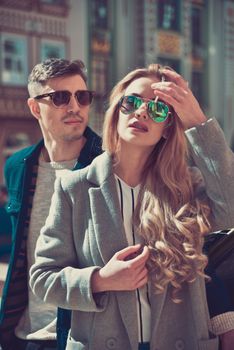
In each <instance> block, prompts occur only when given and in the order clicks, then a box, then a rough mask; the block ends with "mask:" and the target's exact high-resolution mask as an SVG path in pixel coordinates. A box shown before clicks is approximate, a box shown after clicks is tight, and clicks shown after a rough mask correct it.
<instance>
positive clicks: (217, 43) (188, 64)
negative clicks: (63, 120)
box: [0, 0, 234, 183]
mask: <svg viewBox="0 0 234 350" xmlns="http://www.w3.org/2000/svg"><path fill="white" fill-rule="evenodd" d="M0 29H1V30H0V148H1V152H0V183H3V182H4V178H3V166H4V163H5V160H6V159H7V157H9V156H10V155H11V154H12V153H13V152H15V151H16V150H18V149H20V148H22V147H25V146H27V145H29V144H32V143H35V142H37V141H38V140H39V139H40V137H41V133H40V130H39V127H38V125H37V121H36V120H35V118H33V117H32V116H31V115H30V113H29V109H28V107H27V104H26V100H27V97H28V93H27V88H26V86H27V77H28V74H29V73H30V71H31V69H32V67H33V66H34V65H35V64H36V63H38V62H40V61H41V60H43V59H45V58H47V57H64V58H68V59H76V58H79V59H82V60H83V61H84V62H85V64H86V66H87V69H88V77H89V88H90V89H92V90H95V91H96V98H95V102H94V103H93V105H92V110H91V118H90V125H91V127H92V128H93V129H94V130H95V131H96V132H98V133H99V134H100V133H101V128H102V123H103V116H104V112H105V109H106V107H107V98H108V94H109V92H110V90H111V88H112V87H113V86H114V84H115V83H116V82H117V81H118V80H119V79H121V78H122V77H123V76H124V75H125V74H126V73H127V72H128V71H130V70H132V69H134V68H136V67H142V66H145V65H147V64H149V63H151V62H159V63H162V64H167V65H170V66H172V67H173V68H174V69H176V70H177V71H178V72H179V73H181V74H182V75H183V76H184V78H185V79H186V80H187V81H188V82H189V84H190V87H191V89H192V90H193V92H194V94H195V95H196V97H197V98H198V100H199V102H200V104H201V106H202V108H203V109H204V110H205V112H206V114H207V116H211V117H212V116H215V117H216V118H217V119H218V121H219V123H220V125H221V127H222V128H223V130H224V133H225V135H226V138H227V141H228V143H229V144H230V146H231V147H232V149H234V0H0Z"/></svg>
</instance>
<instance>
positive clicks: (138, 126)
mask: <svg viewBox="0 0 234 350" xmlns="http://www.w3.org/2000/svg"><path fill="white" fill-rule="evenodd" d="M129 127H130V128H134V129H137V130H139V131H142V132H147V131H148V128H147V126H146V125H145V124H143V123H141V122H137V121H136V122H133V123H131V124H129Z"/></svg>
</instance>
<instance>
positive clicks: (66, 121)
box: [0, 59, 101, 350]
mask: <svg viewBox="0 0 234 350" xmlns="http://www.w3.org/2000/svg"><path fill="white" fill-rule="evenodd" d="M86 80H87V79H86V74H85V67H84V64H83V63H82V62H81V61H78V60H77V61H72V62H69V61H67V60H64V59H48V60H45V61H44V62H42V63H39V64H37V65H36V66H35V67H34V68H33V70H32V72H31V74H30V76H29V81H28V91H29V95H30V98H29V99H28V106H29V108H30V111H31V113H32V115H33V116H34V117H35V118H36V119H37V120H38V123H39V125H40V128H41V131H42V134H43V140H42V141H41V142H39V143H38V144H37V145H34V146H31V147H28V148H26V149H23V150H21V151H19V152H17V153H16V154H14V155H13V156H11V157H10V158H9V159H8V161H7V163H6V166H5V178H6V183H7V187H8V191H9V205H8V211H9V212H10V214H11V215H12V222H13V247H12V252H11V258H10V263H9V269H8V274H7V278H6V282H5V286H4V291H3V297H2V305H1V313H0V344H1V346H2V348H3V350H11V349H12V350H21V349H22V350H29V349H30V350H33V349H44V350H49V349H57V344H56V316H57V310H56V309H55V308H54V307H52V306H51V305H48V304H45V303H44V302H43V301H41V300H40V299H38V298H37V297H36V296H35V295H34V294H33V293H32V292H31V291H30V289H29V288H28V271H29V269H30V267H31V265H32V264H33V262H34V249H35V244H36V241H37V238H38V235H39V233H40V229H41V227H42V226H43V225H44V223H45V220H46V217H47V214H48V210H49V206H50V200H51V197H52V194H53V185H54V180H55V178H56V176H60V174H62V173H64V172H66V171H68V170H67V169H80V168H83V167H85V166H86V165H88V164H89V163H90V162H91V161H92V159H93V158H95V157H96V156H97V155H98V154H100V153H101V139H100V137H99V136H97V135H96V134H95V133H94V132H93V131H92V130H91V129H90V128H89V127H88V126H87V124H88V113H89V107H90V104H91V102H92V99H93V92H92V91H89V90H88V89H87V85H86ZM60 321H61V325H62V327H63V324H66V322H67V324H69V318H68V319H67V320H63V314H60ZM60 330H61V327H60Z"/></svg>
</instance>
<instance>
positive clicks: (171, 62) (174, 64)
mask: <svg viewBox="0 0 234 350" xmlns="http://www.w3.org/2000/svg"><path fill="white" fill-rule="evenodd" d="M157 62H158V63H159V64H161V65H162V66H169V67H171V68H172V69H174V70H175V71H176V72H177V73H180V72H181V65H180V60H177V59H173V58H167V57H158V59H157Z"/></svg>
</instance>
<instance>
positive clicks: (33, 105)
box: [27, 97, 41, 119]
mask: <svg viewBox="0 0 234 350" xmlns="http://www.w3.org/2000/svg"><path fill="white" fill-rule="evenodd" d="M27 103H28V107H29V109H30V111H31V113H32V115H33V116H34V117H35V118H36V119H40V115H41V110H40V106H39V103H38V102H37V101H36V100H35V99H34V98H32V97H30V98H28V101H27Z"/></svg>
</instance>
